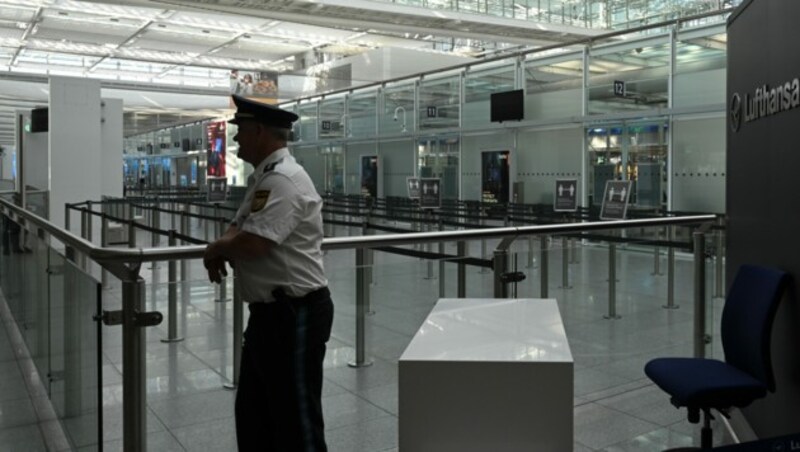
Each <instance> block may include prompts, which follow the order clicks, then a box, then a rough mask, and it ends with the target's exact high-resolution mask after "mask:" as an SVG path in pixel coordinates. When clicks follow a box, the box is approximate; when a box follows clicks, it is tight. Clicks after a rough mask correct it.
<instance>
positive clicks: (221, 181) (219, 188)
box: [207, 177, 228, 202]
mask: <svg viewBox="0 0 800 452" xmlns="http://www.w3.org/2000/svg"><path fill="white" fill-rule="evenodd" d="M207 181H208V194H207V200H208V202H224V201H225V198H226V196H227V193H228V179H227V178H224V177H209V178H208V179H207Z"/></svg>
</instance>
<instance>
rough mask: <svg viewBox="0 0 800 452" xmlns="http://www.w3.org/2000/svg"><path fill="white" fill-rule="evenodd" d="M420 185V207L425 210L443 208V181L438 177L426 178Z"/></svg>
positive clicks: (421, 180) (420, 181)
mask: <svg viewBox="0 0 800 452" xmlns="http://www.w3.org/2000/svg"><path fill="white" fill-rule="evenodd" d="M419 184H420V198H419V206H420V207H421V208H423V209H438V208H440V207H442V180H441V179H439V178H438V177H436V178H434V177H431V178H427V177H424V178H422V179H420V180H419Z"/></svg>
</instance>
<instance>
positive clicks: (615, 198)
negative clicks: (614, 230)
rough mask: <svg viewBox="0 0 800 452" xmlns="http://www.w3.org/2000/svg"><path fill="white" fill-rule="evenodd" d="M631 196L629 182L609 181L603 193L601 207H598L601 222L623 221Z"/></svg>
mask: <svg viewBox="0 0 800 452" xmlns="http://www.w3.org/2000/svg"><path fill="white" fill-rule="evenodd" d="M630 196H631V181H629V180H610V181H608V182H606V190H605V192H603V205H602V207H600V219H601V220H624V219H625V212H626V211H627V210H628V199H629V198H630Z"/></svg>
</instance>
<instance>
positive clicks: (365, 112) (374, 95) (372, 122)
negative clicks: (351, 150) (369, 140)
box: [345, 90, 378, 138]
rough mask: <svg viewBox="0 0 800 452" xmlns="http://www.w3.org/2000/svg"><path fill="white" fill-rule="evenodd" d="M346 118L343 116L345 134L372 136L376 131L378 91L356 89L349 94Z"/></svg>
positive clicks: (361, 136)
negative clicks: (356, 90)
mask: <svg viewBox="0 0 800 452" xmlns="http://www.w3.org/2000/svg"><path fill="white" fill-rule="evenodd" d="M348 116H349V117H348V118H345V119H346V120H345V128H346V130H345V136H347V137H355V138H364V137H374V136H375V135H376V134H377V132H378V127H377V125H376V121H377V119H378V91H377V90H366V91H358V92H355V93H353V94H352V95H351V96H350V102H349V105H348Z"/></svg>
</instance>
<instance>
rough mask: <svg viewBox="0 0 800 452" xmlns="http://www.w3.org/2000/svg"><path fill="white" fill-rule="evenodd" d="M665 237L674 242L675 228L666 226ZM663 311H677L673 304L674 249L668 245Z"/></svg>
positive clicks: (676, 306)
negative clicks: (665, 297) (665, 295)
mask: <svg viewBox="0 0 800 452" xmlns="http://www.w3.org/2000/svg"><path fill="white" fill-rule="evenodd" d="M667 237H668V240H669V241H670V242H672V241H674V240H675V227H674V226H667ZM663 307H664V309H678V308H679V307H680V306H678V305H676V304H675V248H674V247H673V246H672V245H670V246H669V248H668V249H667V304H665V305H664V306H663Z"/></svg>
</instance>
